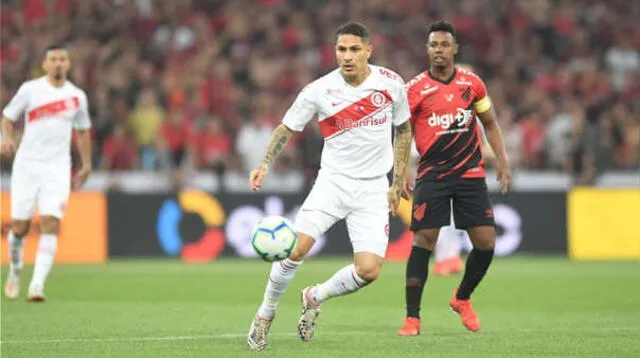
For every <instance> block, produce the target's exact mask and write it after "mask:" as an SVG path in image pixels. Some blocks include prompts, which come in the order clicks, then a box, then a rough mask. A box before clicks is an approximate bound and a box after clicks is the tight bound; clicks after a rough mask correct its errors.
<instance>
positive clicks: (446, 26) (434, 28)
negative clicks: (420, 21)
mask: <svg viewBox="0 0 640 358" xmlns="http://www.w3.org/2000/svg"><path fill="white" fill-rule="evenodd" d="M438 31H442V32H448V33H450V34H451V36H453V38H454V39H455V40H456V42H458V34H457V33H456V28H455V27H453V25H452V24H451V23H450V22H449V21H444V20H440V21H436V22H432V23H430V24H429V27H428V28H427V37H429V35H431V33H432V32H438Z"/></svg>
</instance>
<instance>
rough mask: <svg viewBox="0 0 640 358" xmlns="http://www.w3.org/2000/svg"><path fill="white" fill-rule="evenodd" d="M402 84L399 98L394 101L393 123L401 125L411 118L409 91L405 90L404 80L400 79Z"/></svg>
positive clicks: (399, 88) (398, 90)
mask: <svg viewBox="0 0 640 358" xmlns="http://www.w3.org/2000/svg"><path fill="white" fill-rule="evenodd" d="M399 83H400V85H399V87H398V89H397V93H398V95H397V98H396V100H395V101H394V102H393V125H394V126H399V125H401V124H402V123H404V122H406V121H408V120H409V118H411V111H410V110H409V100H408V99H407V91H405V85H404V81H402V80H400V81H399Z"/></svg>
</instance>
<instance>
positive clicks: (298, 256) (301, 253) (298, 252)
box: [289, 247, 307, 261]
mask: <svg viewBox="0 0 640 358" xmlns="http://www.w3.org/2000/svg"><path fill="white" fill-rule="evenodd" d="M305 256H307V252H306V251H305V250H302V249H299V248H298V247H296V248H295V249H293V251H292V252H291V255H289V260H291V261H302V260H304V257H305Z"/></svg>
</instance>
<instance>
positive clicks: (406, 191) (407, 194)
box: [402, 180, 415, 200]
mask: <svg viewBox="0 0 640 358" xmlns="http://www.w3.org/2000/svg"><path fill="white" fill-rule="evenodd" d="M414 187H415V184H412V183H410V182H409V180H406V181H405V182H404V185H403V186H402V197H403V198H405V199H407V200H411V198H412V197H413V188H414Z"/></svg>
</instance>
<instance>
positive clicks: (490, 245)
mask: <svg viewBox="0 0 640 358" xmlns="http://www.w3.org/2000/svg"><path fill="white" fill-rule="evenodd" d="M473 247H475V248H476V249H478V250H483V251H488V250H493V249H494V248H495V247H496V239H495V238H493V239H491V238H488V239H480V240H476V241H475V242H473Z"/></svg>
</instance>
